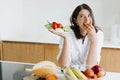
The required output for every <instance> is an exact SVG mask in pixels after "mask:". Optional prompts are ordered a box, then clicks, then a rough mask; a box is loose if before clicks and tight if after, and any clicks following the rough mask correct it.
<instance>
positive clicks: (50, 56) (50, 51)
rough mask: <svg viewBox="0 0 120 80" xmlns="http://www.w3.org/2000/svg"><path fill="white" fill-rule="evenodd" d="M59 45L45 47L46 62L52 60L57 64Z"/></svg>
mask: <svg viewBox="0 0 120 80" xmlns="http://www.w3.org/2000/svg"><path fill="white" fill-rule="evenodd" d="M58 50H59V49H58V45H57V44H46V45H45V60H50V61H52V62H54V63H56V64H58V63H57V60H56V56H57V54H58Z"/></svg>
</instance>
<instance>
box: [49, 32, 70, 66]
mask: <svg viewBox="0 0 120 80" xmlns="http://www.w3.org/2000/svg"><path fill="white" fill-rule="evenodd" d="M50 32H52V33H53V34H55V35H58V36H60V37H62V38H63V39H64V40H63V45H62V51H61V53H59V54H60V55H59V56H58V64H59V66H61V67H68V66H69V65H70V57H69V56H70V52H69V45H68V36H67V35H66V34H65V33H62V32H55V31H52V30H50Z"/></svg>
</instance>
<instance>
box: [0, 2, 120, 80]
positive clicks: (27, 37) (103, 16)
mask: <svg viewBox="0 0 120 80" xmlns="http://www.w3.org/2000/svg"><path fill="white" fill-rule="evenodd" d="M82 3H87V4H88V5H90V7H91V8H92V9H93V12H94V17H95V20H96V25H97V26H99V27H100V28H101V29H102V30H103V32H104V45H103V47H105V48H114V49H119V48H120V9H119V7H120V5H119V3H120V0H0V40H1V41H21V42H37V43H50V44H58V43H59V39H60V38H59V37H58V36H56V35H54V34H52V33H50V32H49V31H48V30H47V29H46V28H45V27H44V25H45V24H47V21H50V22H52V21H57V22H60V23H62V24H63V25H69V24H70V23H69V18H70V16H71V14H72V11H73V10H74V8H75V7H76V6H77V5H79V4H82ZM6 65H7V64H3V66H4V71H6V69H8V68H7V67H8V66H9V64H8V65H7V66H6ZM109 65H110V64H109ZM18 66H19V65H18ZM23 67H24V66H22V68H23ZM12 69H13V67H12ZM15 69H17V68H15ZM8 71H9V70H8ZM10 71H11V70H10ZM11 73H13V72H11ZM6 75H8V76H9V77H10V78H8V77H6ZM12 75H13V74H6V73H4V74H3V76H2V77H3V80H8V79H9V80H13V77H12ZM112 75H118V76H119V75H120V74H114V73H112ZM112 75H111V76H112ZM111 76H109V79H108V80H111V79H110V78H111ZM118 76H117V77H116V76H113V77H112V78H113V79H114V80H115V79H116V80H118V78H120V77H118Z"/></svg>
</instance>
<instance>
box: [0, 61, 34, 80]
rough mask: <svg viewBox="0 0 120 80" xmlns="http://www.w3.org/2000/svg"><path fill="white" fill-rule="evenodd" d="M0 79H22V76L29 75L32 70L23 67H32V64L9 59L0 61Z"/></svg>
mask: <svg viewBox="0 0 120 80" xmlns="http://www.w3.org/2000/svg"><path fill="white" fill-rule="evenodd" d="M0 64H1V71H0V74H1V75H0V78H1V79H0V80H22V79H23V77H25V76H27V75H31V74H32V72H30V71H26V70H25V69H32V67H33V66H34V64H32V63H21V62H11V61H0Z"/></svg>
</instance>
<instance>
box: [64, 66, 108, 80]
mask: <svg viewBox="0 0 120 80" xmlns="http://www.w3.org/2000/svg"><path fill="white" fill-rule="evenodd" d="M105 75H106V72H105V71H104V69H103V68H102V67H101V66H99V65H94V66H83V65H82V66H80V65H78V66H72V67H68V68H66V69H65V70H64V76H65V80H103V79H104V77H105Z"/></svg>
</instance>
